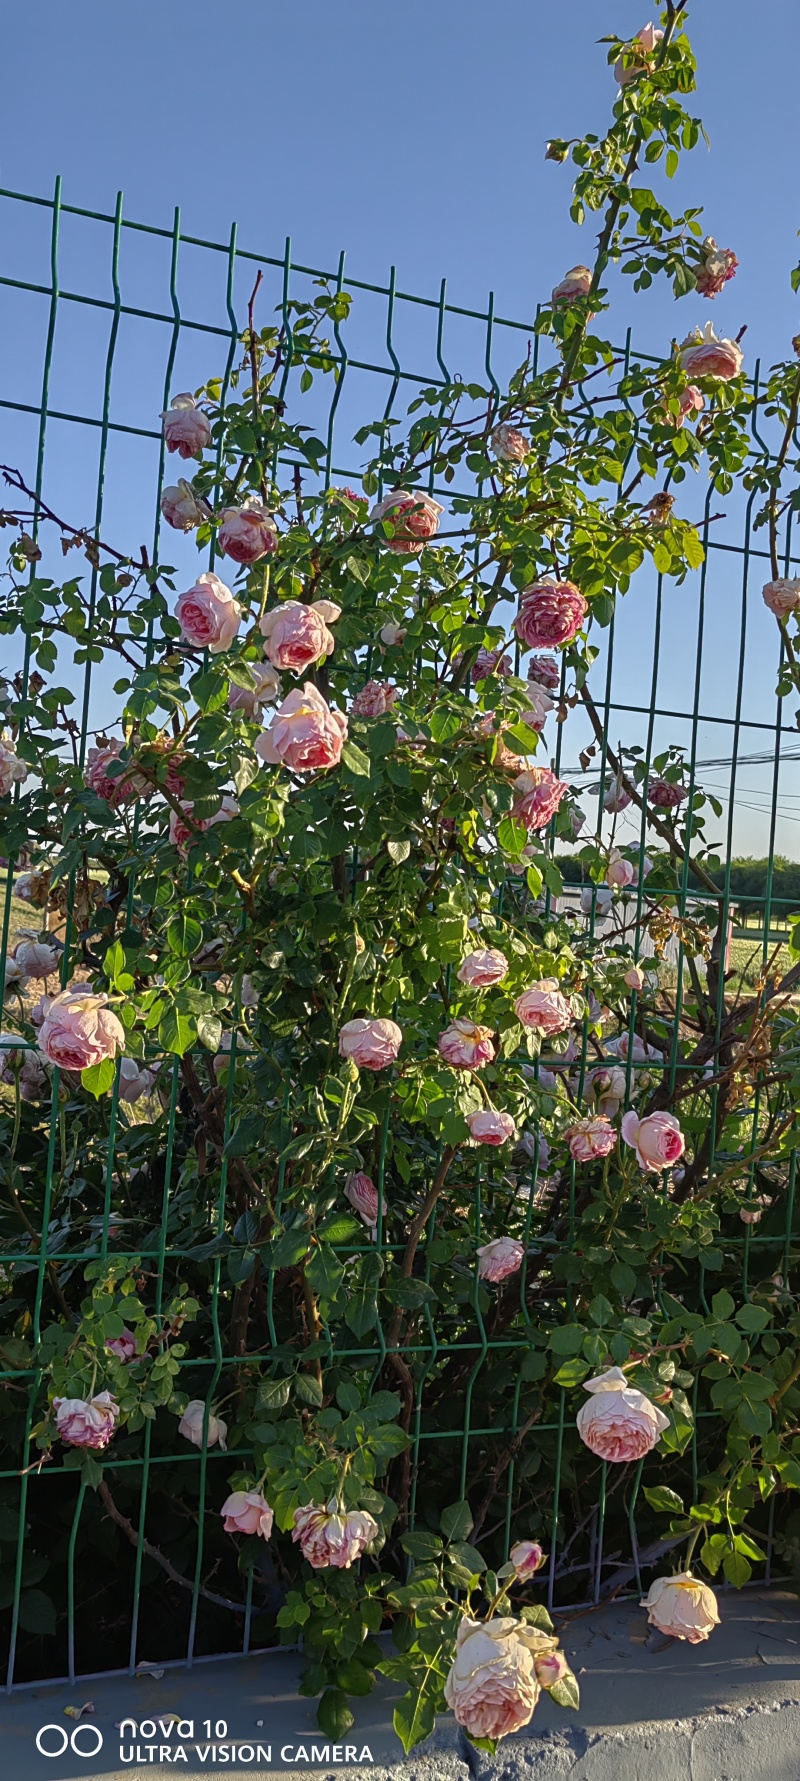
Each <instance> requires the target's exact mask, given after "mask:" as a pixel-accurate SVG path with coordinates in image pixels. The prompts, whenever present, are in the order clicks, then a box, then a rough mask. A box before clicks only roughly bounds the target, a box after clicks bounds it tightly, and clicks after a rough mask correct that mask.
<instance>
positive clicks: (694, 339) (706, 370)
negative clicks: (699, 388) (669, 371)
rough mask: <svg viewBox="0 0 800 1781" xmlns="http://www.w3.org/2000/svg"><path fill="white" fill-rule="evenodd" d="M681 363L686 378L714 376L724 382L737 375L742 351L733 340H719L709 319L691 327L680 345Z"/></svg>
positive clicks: (741, 361) (740, 365)
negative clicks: (704, 322)
mask: <svg viewBox="0 0 800 1781" xmlns="http://www.w3.org/2000/svg"><path fill="white" fill-rule="evenodd" d="M680 357H681V364H682V366H683V369H684V371H686V372H687V373H688V375H689V376H690V377H692V376H693V377H715V378H718V379H719V380H720V381H721V382H723V383H727V382H728V380H729V379H730V378H731V377H738V376H739V374H740V372H741V369H742V366H743V364H744V353H743V352H742V350H741V347H740V346H739V345H738V343H737V342H736V341H735V340H719V339H718V338H717V335H716V334H715V333H714V325H713V323H712V322H706V325H705V327H704V328H693V329H692V331H691V333H690V334H687V336H686V339H685V340H684V341H683V342H682V344H681V348H680Z"/></svg>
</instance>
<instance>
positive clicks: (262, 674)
mask: <svg viewBox="0 0 800 1781" xmlns="http://www.w3.org/2000/svg"><path fill="white" fill-rule="evenodd" d="M247 666H248V668H249V669H250V673H251V674H252V676H253V679H254V681H255V686H234V685H233V683H232V682H231V685H230V687H229V689H228V709H229V710H230V711H243V712H244V714H245V716H246V717H257V716H258V714H259V712H260V711H261V709H262V706H264V705H277V702H278V700H279V698H280V696H281V693H282V691H283V689H282V687H281V682H280V676H279V675H278V674H276V672H275V669H274V668H273V666H272V663H271V662H248V664H247Z"/></svg>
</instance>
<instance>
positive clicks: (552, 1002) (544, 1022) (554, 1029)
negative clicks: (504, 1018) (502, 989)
mask: <svg viewBox="0 0 800 1781" xmlns="http://www.w3.org/2000/svg"><path fill="white" fill-rule="evenodd" d="M514 1011H515V1013H516V1016H517V1020H521V1021H522V1025H523V1026H524V1027H530V1028H531V1030H532V1031H533V1032H535V1033H565V1032H566V1030H567V1027H568V1026H569V1024H570V1021H571V1020H572V1010H571V1008H570V1005H569V1002H568V1001H567V998H566V996H563V995H562V994H561V991H560V989H559V987H558V984H557V982H556V980H555V978H554V977H543V978H542V979H541V982H540V983H532V984H531V986H530V989H524V990H523V992H522V995H521V996H517V999H516V1002H515V1003H514Z"/></svg>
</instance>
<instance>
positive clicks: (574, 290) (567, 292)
mask: <svg viewBox="0 0 800 1781" xmlns="http://www.w3.org/2000/svg"><path fill="white" fill-rule="evenodd" d="M591 288H592V274H591V272H590V271H589V268H588V266H571V267H570V270H569V272H565V273H564V277H563V278H562V280H561V283H560V284H557V285H554V287H553V291H552V293H551V297H550V302H551V304H552V306H553V308H554V309H563V308H564V307H565V306H566V307H569V305H570V304H571V303H575V302H576V301H577V299H578V298H579V297H588V295H589V292H590V290H591Z"/></svg>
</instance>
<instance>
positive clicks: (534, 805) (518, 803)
mask: <svg viewBox="0 0 800 1781" xmlns="http://www.w3.org/2000/svg"><path fill="white" fill-rule="evenodd" d="M568 791H569V786H568V785H567V784H566V783H565V781H564V780H563V779H557V778H556V776H555V773H551V771H550V768H549V767H528V768H527V769H526V770H525V772H524V773H519V774H518V775H517V778H516V779H515V780H514V803H513V806H512V809H513V814H514V816H515V817H517V819H518V821H519V822H521V823H524V825H525V827H526V829H534V830H536V829H546V828H547V825H548V823H549V822H551V821H552V818H553V817H554V816H555V814H556V811H557V810H558V806H559V804H560V803H561V800H562V798H565V797H566V795H567V792H568Z"/></svg>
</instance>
